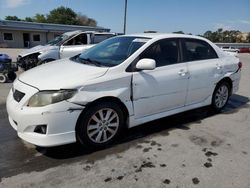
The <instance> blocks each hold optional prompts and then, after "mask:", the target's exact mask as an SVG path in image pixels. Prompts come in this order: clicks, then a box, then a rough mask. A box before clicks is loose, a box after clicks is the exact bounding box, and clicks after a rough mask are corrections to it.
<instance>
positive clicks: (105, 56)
mask: <svg viewBox="0 0 250 188" xmlns="http://www.w3.org/2000/svg"><path fill="white" fill-rule="evenodd" d="M148 40H149V38H141V37H132V36H131V37H130V36H126V37H124V36H122V37H114V38H111V39H107V40H105V41H103V42H101V43H99V44H97V45H96V46H94V47H92V48H90V49H88V50H86V51H84V52H83V53H82V54H81V55H80V56H79V57H78V58H77V59H78V61H79V62H81V63H86V64H95V65H99V66H108V67H112V66H116V65H119V64H121V63H122V62H123V61H125V60H126V59H127V58H128V57H129V56H131V55H132V54H133V53H134V52H135V51H136V50H138V49H139V48H140V47H141V46H142V45H144V44H145V43H146V42H147V41H148Z"/></svg>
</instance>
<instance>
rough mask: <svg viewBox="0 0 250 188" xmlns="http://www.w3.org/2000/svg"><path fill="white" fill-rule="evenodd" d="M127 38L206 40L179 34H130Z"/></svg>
mask: <svg viewBox="0 0 250 188" xmlns="http://www.w3.org/2000/svg"><path fill="white" fill-rule="evenodd" d="M126 36H135V37H146V38H151V39H160V38H175V37H176V38H194V39H202V40H206V39H205V38H203V37H200V36H195V35H186V34H177V33H136V34H128V35H126Z"/></svg>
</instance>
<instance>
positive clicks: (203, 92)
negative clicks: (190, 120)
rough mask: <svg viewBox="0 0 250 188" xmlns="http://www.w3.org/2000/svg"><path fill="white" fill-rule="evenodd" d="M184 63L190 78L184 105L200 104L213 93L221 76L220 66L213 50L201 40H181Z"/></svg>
mask: <svg viewBox="0 0 250 188" xmlns="http://www.w3.org/2000/svg"><path fill="white" fill-rule="evenodd" d="M182 44H183V45H182V46H183V49H184V53H183V54H184V61H186V62H187V66H188V71H189V73H190V77H189V80H188V92H187V99H186V105H191V104H195V103H199V102H202V101H204V100H206V99H207V98H208V97H209V96H210V95H211V94H212V92H213V89H214V85H215V83H216V81H217V80H218V79H219V78H220V77H221V76H222V65H221V62H220V60H219V58H218V56H217V54H216V52H215V50H214V49H213V48H212V47H211V46H210V45H209V44H208V43H207V42H206V41H203V40H198V39H183V40H182Z"/></svg>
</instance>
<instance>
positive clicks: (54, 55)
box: [38, 48, 59, 61]
mask: <svg viewBox="0 0 250 188" xmlns="http://www.w3.org/2000/svg"><path fill="white" fill-rule="evenodd" d="M38 59H39V60H41V61H44V60H46V59H54V60H56V59H59V48H57V49H51V50H48V51H45V52H42V53H41V54H40V55H39V56H38Z"/></svg>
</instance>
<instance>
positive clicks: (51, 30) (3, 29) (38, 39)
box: [0, 20, 110, 48]
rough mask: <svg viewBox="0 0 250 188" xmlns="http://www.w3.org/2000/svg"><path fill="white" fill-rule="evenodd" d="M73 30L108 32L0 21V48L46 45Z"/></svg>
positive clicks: (56, 25) (71, 26) (91, 28)
mask: <svg viewBox="0 0 250 188" xmlns="http://www.w3.org/2000/svg"><path fill="white" fill-rule="evenodd" d="M74 30H82V31H99V32H109V31H110V29H107V28H103V27H90V26H78V25H62V24H47V23H34V22H22V21H9V20H0V47H7V48H30V47H33V46H36V45H39V44H40V45H42V44H46V43H47V42H48V41H50V40H52V39H53V38H55V37H56V36H58V35H60V34H62V33H65V32H67V31H74Z"/></svg>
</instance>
